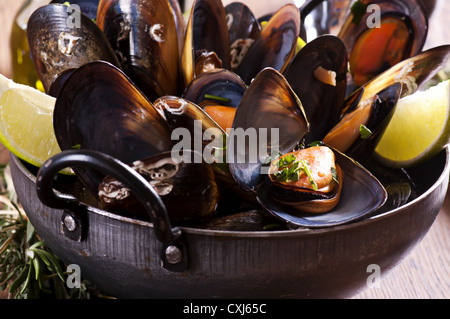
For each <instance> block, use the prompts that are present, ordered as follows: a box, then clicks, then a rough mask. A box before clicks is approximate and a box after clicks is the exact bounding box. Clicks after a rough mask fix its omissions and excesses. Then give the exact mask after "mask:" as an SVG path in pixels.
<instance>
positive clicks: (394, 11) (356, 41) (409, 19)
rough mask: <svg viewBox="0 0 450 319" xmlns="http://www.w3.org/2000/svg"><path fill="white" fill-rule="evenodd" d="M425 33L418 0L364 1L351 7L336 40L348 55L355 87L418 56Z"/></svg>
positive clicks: (422, 12)
mask: <svg viewBox="0 0 450 319" xmlns="http://www.w3.org/2000/svg"><path fill="white" fill-rule="evenodd" d="M427 32H428V19H427V15H426V11H425V9H424V7H423V5H422V2H421V1H420V0H413V1H410V0H408V1H406V0H389V1H380V0H363V1H357V2H355V3H354V4H353V6H352V9H351V12H350V14H349V16H348V17H347V20H346V21H345V22H344V25H343V26H342V28H341V30H340V32H339V33H338V36H339V38H341V39H342V40H343V42H344V43H345V45H346V46H347V50H348V52H349V61H350V72H351V74H352V78H353V81H354V83H355V85H356V86H361V85H363V84H364V83H365V82H367V81H369V80H370V79H372V78H373V77H374V76H376V75H378V74H380V73H382V72H383V71H385V70H387V69H389V68H390V67H392V66H394V65H395V64H397V63H399V62H401V61H402V60H405V59H407V58H410V57H412V56H414V55H416V54H417V53H419V52H420V51H421V50H422V48H423V45H424V43H425V39H426V37H427Z"/></svg>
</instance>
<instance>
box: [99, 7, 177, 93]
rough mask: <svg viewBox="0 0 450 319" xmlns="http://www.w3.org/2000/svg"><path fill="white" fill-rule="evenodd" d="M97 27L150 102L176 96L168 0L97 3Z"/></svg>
mask: <svg viewBox="0 0 450 319" xmlns="http://www.w3.org/2000/svg"><path fill="white" fill-rule="evenodd" d="M97 24H98V26H99V28H100V29H101V30H103V32H104V33H105V35H106V37H107V38H108V40H109V42H110V43H111V46H112V47H113V49H114V51H115V53H116V55H117V56H118V57H119V61H120V63H121V66H122V69H123V71H124V72H125V74H127V75H128V77H130V79H131V80H132V81H133V82H134V83H135V84H136V85H137V86H138V87H139V88H140V89H141V90H142V91H143V92H144V94H145V95H146V96H147V97H148V98H149V99H150V101H154V100H155V99H157V98H158V97H159V96H163V95H167V94H171V95H172V94H173V95H178V94H180V81H181V80H180V70H179V49H178V36H177V34H178V30H177V25H176V23H175V16H174V13H173V10H172V7H171V5H170V3H169V1H167V0H160V1H150V0H134V1H129V0H112V1H100V3H99V8H98V14H97Z"/></svg>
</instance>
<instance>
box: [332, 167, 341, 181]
mask: <svg viewBox="0 0 450 319" xmlns="http://www.w3.org/2000/svg"><path fill="white" fill-rule="evenodd" d="M331 176H333V181H335V182H336V183H337V184H339V177H338V175H337V173H336V169H335V168H334V167H332V168H331Z"/></svg>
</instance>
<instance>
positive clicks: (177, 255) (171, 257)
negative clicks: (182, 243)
mask: <svg viewBox="0 0 450 319" xmlns="http://www.w3.org/2000/svg"><path fill="white" fill-rule="evenodd" d="M166 259H167V261H168V262H169V263H170V264H172V265H175V264H178V263H179V262H180V261H181V259H182V254H181V250H180V249H179V248H178V247H177V246H169V247H167V248H166Z"/></svg>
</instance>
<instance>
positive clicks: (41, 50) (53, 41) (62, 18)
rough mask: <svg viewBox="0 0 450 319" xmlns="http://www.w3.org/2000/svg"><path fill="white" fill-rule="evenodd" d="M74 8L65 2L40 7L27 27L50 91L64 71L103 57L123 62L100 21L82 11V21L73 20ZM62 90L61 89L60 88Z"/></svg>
mask: <svg viewBox="0 0 450 319" xmlns="http://www.w3.org/2000/svg"><path fill="white" fill-rule="evenodd" d="M71 15H72V10H71V9H70V8H68V6H66V5H63V4H49V5H46V6H43V7H40V8H39V9H37V10H36V11H35V12H34V13H33V14H32V15H31V17H30V19H29V21H28V27H27V36H28V43H29V45H30V54H31V57H32V60H33V63H34V66H35V68H36V70H37V73H38V75H39V79H40V80H41V81H42V84H43V86H44V89H45V91H46V92H49V91H50V86H51V83H52V82H53V81H54V79H55V78H56V77H57V76H58V75H60V74H61V73H62V72H63V71H66V70H68V69H76V68H78V67H80V66H82V65H84V64H86V63H88V62H92V61H96V60H103V61H107V62H110V63H112V64H114V65H115V66H119V62H118V60H117V57H116V55H115V53H114V51H113V50H112V48H111V46H110V44H109V41H108V40H107V39H106V37H105V35H104V34H103V32H102V31H101V30H100V29H99V28H98V27H97V25H96V24H95V23H94V22H93V21H92V20H91V19H89V18H88V17H87V16H86V15H84V14H83V13H82V12H79V17H80V21H79V25H75V24H73V22H72V23H70V22H71V21H72V19H73V17H71ZM58 91H59V90H58Z"/></svg>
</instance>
